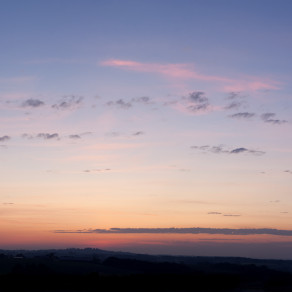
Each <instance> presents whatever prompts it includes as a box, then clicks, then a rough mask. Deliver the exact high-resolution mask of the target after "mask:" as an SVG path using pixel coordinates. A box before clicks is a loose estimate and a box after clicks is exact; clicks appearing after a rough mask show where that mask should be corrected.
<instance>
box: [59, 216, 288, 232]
mask: <svg viewBox="0 0 292 292" xmlns="http://www.w3.org/2000/svg"><path fill="white" fill-rule="evenodd" d="M231 216H234V215H231ZM54 232H55V233H99V234H154V233H155V234H222V235H254V234H258V235H260V234H268V235H276V236H292V230H282V229H272V228H259V229H252V228H241V229H231V228H200V227H191V228H174V227H172V228H110V229H82V230H55V231H54Z"/></svg>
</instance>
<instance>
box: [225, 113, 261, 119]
mask: <svg viewBox="0 0 292 292" xmlns="http://www.w3.org/2000/svg"><path fill="white" fill-rule="evenodd" d="M255 116H256V114H255V113H249V112H241V113H236V114H233V115H230V116H229V117H230V118H233V119H251V118H253V117H255Z"/></svg>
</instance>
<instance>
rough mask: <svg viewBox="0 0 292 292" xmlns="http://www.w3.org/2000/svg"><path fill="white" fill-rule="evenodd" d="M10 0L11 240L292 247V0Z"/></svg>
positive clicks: (1, 122)
mask: <svg viewBox="0 0 292 292" xmlns="http://www.w3.org/2000/svg"><path fill="white" fill-rule="evenodd" d="M0 4H1V9H0V44H1V50H0V64H1V70H0V164H1V167H0V248H2V249H15V248H23V249H43V248H67V247H80V248H83V247H96V248H103V249H108V250H121V251H132V252H141V253H150V254H161V253H169V254H178V255H180V254H182V255H207V256H247V257H256V258H284V259H288V258H289V259H292V254H291V248H292V134H291V133H292V125H291V122H292V119H291V113H292V85H291V84H292V83H291V77H292V58H291V52H292V18H291V11H292V2H291V1H288V0H286V1H285V0H277V1H270V0H246V1H239V0H232V1H231V0H192V1H190V0H155V1H154V0H148V1H142V0H136V1H134V0H122V1H115V0H95V1H93V0H82V1H81V0H50V1H45V0H41V1H40V0H38V1H37V0H26V1H17V0H9V1H8V0H1V1H0Z"/></svg>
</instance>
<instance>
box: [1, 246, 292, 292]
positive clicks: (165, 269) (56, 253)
mask: <svg viewBox="0 0 292 292" xmlns="http://www.w3.org/2000/svg"><path fill="white" fill-rule="evenodd" d="M0 291H1V292H2V291H3V292H5V291H17V292H22V291H48V292H52V291H58V292H63V291H67V292H69V291H70V292H71V291H100V292H104V291H113V292H119V291H133V292H138V291H147V292H152V291H166V292H169V291H174V292H175V291H198V292H203V291H222V292H233V291H234V292H243V291H244V292H262V291H271V292H286V291H287V292H288V291H289V292H292V261H282V260H256V259H247V258H223V257H179V256H150V255H139V254H130V253H117V252H108V251H103V250H99V249H66V250H42V251H4V250H2V251H1V250H0Z"/></svg>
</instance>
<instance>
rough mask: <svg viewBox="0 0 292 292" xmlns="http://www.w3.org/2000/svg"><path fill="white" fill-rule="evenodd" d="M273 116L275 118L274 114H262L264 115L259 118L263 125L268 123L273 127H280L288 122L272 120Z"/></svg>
mask: <svg viewBox="0 0 292 292" xmlns="http://www.w3.org/2000/svg"><path fill="white" fill-rule="evenodd" d="M275 116H276V114H275V113H264V114H262V115H261V118H262V120H263V121H264V122H265V123H270V124H273V125H281V124H284V123H287V122H288V121H286V120H279V119H275V118H274V117H275Z"/></svg>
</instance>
